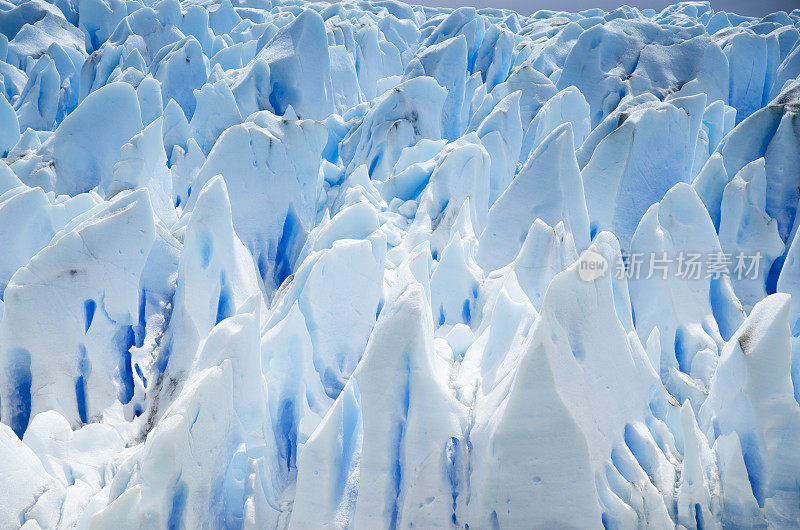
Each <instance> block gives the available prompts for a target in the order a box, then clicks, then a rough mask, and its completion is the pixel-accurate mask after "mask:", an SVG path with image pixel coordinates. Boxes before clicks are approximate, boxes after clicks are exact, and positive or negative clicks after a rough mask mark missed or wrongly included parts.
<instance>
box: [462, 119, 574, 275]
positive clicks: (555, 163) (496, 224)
mask: <svg viewBox="0 0 800 530" xmlns="http://www.w3.org/2000/svg"><path fill="white" fill-rule="evenodd" d="M536 218H541V219H542V220H543V221H544V222H545V223H547V224H549V225H551V226H555V225H556V224H558V223H559V222H562V221H563V222H564V225H565V228H566V229H567V230H568V231H569V232H570V233H571V234H572V237H573V239H574V242H575V246H576V248H578V249H581V250H582V249H585V248H586V247H588V246H589V220H588V216H587V214H586V203H585V199H584V194H583V180H582V179H581V174H580V171H579V169H578V164H577V161H576V160H575V149H574V146H573V140H572V125H571V124H570V123H565V124H563V125H561V126H559V127H558V128H556V129H555V130H554V131H553V132H552V133H550V135H549V136H548V137H547V138H545V139H544V140H543V141H542V143H541V144H540V145H539V147H537V148H536V150H535V151H534V152H533V153H532V154H531V157H530V158H529V159H528V161H527V162H526V163H525V165H524V166H523V168H522V169H521V170H520V172H519V174H518V175H517V177H516V178H515V179H514V181H513V182H512V183H511V185H509V187H508V188H507V189H506V191H505V192H504V193H503V195H501V196H500V198H499V199H497V202H496V203H494V205H492V208H491V209H490V210H489V217H488V220H487V223H486V229H485V230H484V231H483V233H482V234H481V236H480V246H479V247H478V257H477V258H478V263H480V265H481V266H482V267H483V268H484V269H487V270H493V269H497V268H500V267H502V266H504V265H506V264H508V263H509V262H510V261H511V260H512V259H514V257H515V256H516V255H517V253H518V252H519V249H520V248H521V247H522V243H523V242H524V240H525V235H526V234H527V233H528V229H529V228H530V226H531V224H532V223H533V221H534V220H536Z"/></svg>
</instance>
